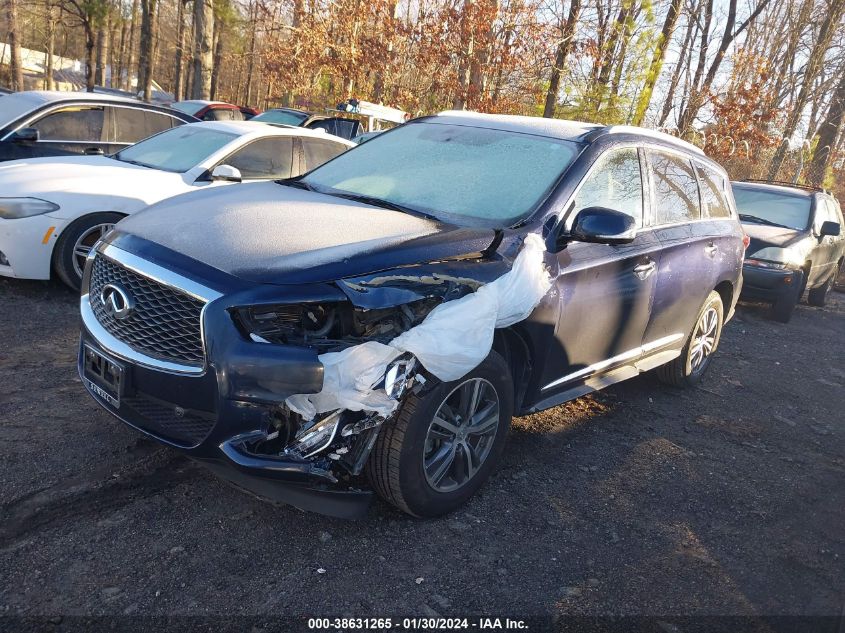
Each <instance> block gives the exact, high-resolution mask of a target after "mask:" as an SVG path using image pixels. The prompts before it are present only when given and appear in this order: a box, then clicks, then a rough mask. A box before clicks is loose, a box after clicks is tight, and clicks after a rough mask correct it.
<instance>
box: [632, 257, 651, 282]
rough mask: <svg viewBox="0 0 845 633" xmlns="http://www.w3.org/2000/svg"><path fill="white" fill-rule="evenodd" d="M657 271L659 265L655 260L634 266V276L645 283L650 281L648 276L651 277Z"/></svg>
mask: <svg viewBox="0 0 845 633" xmlns="http://www.w3.org/2000/svg"><path fill="white" fill-rule="evenodd" d="M656 269H657V263H656V262H655V261H654V260H651V261H648V262H646V263H643V264H637V265H636V266H634V274H635V275H636V276H637V278H638V279H640V280H642V281H645V280H646V279H648V276H649V275H651V273H653V272H654V271H655V270H656Z"/></svg>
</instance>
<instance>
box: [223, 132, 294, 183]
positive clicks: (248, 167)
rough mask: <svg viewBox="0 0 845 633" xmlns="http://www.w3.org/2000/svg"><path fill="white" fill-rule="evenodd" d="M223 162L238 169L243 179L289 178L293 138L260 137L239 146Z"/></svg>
mask: <svg viewBox="0 0 845 633" xmlns="http://www.w3.org/2000/svg"><path fill="white" fill-rule="evenodd" d="M223 163H225V164H226V165H231V166H232V167H235V168H236V169H238V170H239V171H240V172H241V178H243V179H244V180H258V179H270V178H273V179H276V178H290V176H291V164H292V163H293V139H292V138H291V137H289V136H277V137H271V138H263V139H260V140H258V141H255V142H253V143H250V144H249V145H247V146H246V147H243V148H241V149H240V150H238V151H237V152H235V153H234V154H232V155H231V156H229V157H228V158H227V159H225V160H224V161H223Z"/></svg>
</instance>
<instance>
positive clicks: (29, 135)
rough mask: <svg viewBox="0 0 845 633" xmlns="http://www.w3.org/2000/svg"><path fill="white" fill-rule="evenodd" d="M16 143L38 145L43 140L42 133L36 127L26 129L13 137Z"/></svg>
mask: <svg viewBox="0 0 845 633" xmlns="http://www.w3.org/2000/svg"><path fill="white" fill-rule="evenodd" d="M12 140H13V141H14V142H15V143H37V142H38V141H40V140H41V133H40V132H39V131H38V130H36V129H35V128H34V127H25V128H23V129H21V130H18V131H17V132H15V135H14V136H12Z"/></svg>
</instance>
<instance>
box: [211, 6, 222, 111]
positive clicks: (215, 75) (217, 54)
mask: <svg viewBox="0 0 845 633" xmlns="http://www.w3.org/2000/svg"><path fill="white" fill-rule="evenodd" d="M214 39H215V40H216V42H215V44H214V67H213V68H212V71H211V98H212V99H217V98H218V96H217V92H218V89H219V87H220V67H221V66H222V65H223V22H222V21H221V20H216V21H215V24H214Z"/></svg>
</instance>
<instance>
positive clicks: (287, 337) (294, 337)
mask: <svg viewBox="0 0 845 633" xmlns="http://www.w3.org/2000/svg"><path fill="white" fill-rule="evenodd" d="M234 314H235V321H236V323H238V324H239V325H240V327H241V329H242V330H243V332H244V334H245V335H246V336H248V337H249V338H250V339H252V340H253V341H255V342H256V343H281V344H287V343H293V344H302V343H304V342H306V341H307V340H308V339H309V338H320V337H325V336H326V335H328V334H329V332H330V330H331V329H332V327H333V326H334V324H335V320H336V318H337V306H336V305H332V304H287V305H286V304H281V305H261V306H250V307H247V308H238V309H237V310H235V313H234Z"/></svg>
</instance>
